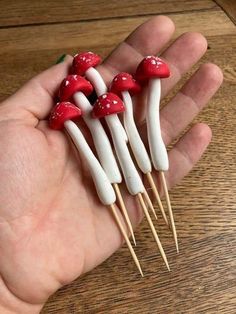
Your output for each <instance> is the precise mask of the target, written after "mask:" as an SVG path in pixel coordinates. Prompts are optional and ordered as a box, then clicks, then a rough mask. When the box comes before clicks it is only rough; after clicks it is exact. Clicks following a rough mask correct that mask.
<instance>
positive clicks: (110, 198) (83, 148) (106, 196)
mask: <svg viewBox="0 0 236 314" xmlns="http://www.w3.org/2000/svg"><path fill="white" fill-rule="evenodd" d="M80 116H81V110H80V109H79V108H78V107H76V106H75V105H74V104H72V103H71V102H60V103H58V104H56V106H55V107H54V108H53V109H52V111H51V115H50V118H49V126H50V128H52V129H54V130H61V129H63V128H65V129H66V131H67V133H68V134H69V136H70V137H71V139H72V141H73V143H74V144H75V146H76V148H77V149H78V151H79V153H80V155H81V156H82V157H83V158H84V159H85V160H86V163H87V165H88V167H89V170H90V173H91V176H92V178H93V182H94V184H95V187H96V191H97V194H98V197H99V199H100V201H101V202H102V203H103V204H104V205H108V206H109V207H110V209H111V210H112V213H113V215H114V218H115V220H116V222H117V225H118V227H119V229H120V231H121V233H122V235H123V237H124V239H125V241H126V244H127V246H128V248H129V250H130V253H131V255H132V257H133V259H134V262H135V264H136V266H137V268H138V269H139V271H140V274H141V275H142V276H143V272H142V269H141V266H140V264H139V261H138V259H137V256H136V254H135V252H134V250H133V248H132V245H131V243H130V241H129V238H128V236H127V234H126V232H125V230H124V227H123V225H122V223H121V221H120V218H119V216H118V215H117V212H116V206H115V201H116V195H115V192H114V190H113V187H112V185H111V183H110V181H109V179H108V177H107V175H106V174H105V172H104V170H103V168H102V167H101V165H100V163H99V161H98V160H97V158H96V157H95V156H94V154H93V152H92V150H91V148H90V147H89V145H88V144H87V142H86V140H85V138H84V136H83V134H82V132H81V131H80V129H79V128H78V126H77V125H76V124H75V123H74V122H73V121H72V120H76V119H78V118H79V117H80Z"/></svg>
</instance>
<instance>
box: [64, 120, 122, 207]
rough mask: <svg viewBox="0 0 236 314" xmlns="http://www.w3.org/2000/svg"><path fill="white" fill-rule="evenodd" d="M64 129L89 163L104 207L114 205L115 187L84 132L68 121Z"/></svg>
mask: <svg viewBox="0 0 236 314" xmlns="http://www.w3.org/2000/svg"><path fill="white" fill-rule="evenodd" d="M64 127H65V129H66V130H67V132H68V133H69V135H70V137H71V138H72V140H73V142H74V144H75V146H76V148H77V149H78V151H79V153H80V155H81V156H82V157H83V158H84V159H85V160H86V162H87V165H88V167H89V170H90V173H91V176H92V178H93V181H94V184H95V187H96V190H97V194H98V196H99V199H100V201H101V202H102V203H103V204H104V205H111V204H114V203H115V201H116V195H115V192H114V190H113V187H112V185H111V183H110V181H109V179H108V177H107V175H106V174H105V172H104V170H103V169H102V167H101V165H100V163H99V161H98V160H97V158H96V157H95V156H94V154H93V152H92V150H91V148H90V147H89V145H88V143H87V142H86V140H85V138H84V136H83V134H82V132H81V131H80V129H79V128H78V127H77V125H76V124H75V123H74V122H73V121H71V120H68V121H66V122H65V123H64Z"/></svg>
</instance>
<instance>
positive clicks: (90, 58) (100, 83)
mask: <svg viewBox="0 0 236 314" xmlns="http://www.w3.org/2000/svg"><path fill="white" fill-rule="evenodd" d="M100 63H101V57H100V56H99V55H97V54H95V53H93V52H91V51H89V52H82V53H79V54H76V55H75V56H74V59H73V64H72V71H73V73H74V74H78V75H81V76H85V77H86V78H87V79H88V80H89V81H90V82H91V83H92V85H93V86H94V89H95V91H96V94H97V96H100V95H102V94H105V93H106V92H107V86H106V84H105V82H104V80H103V78H102V76H101V75H100V73H99V72H98V70H96V69H95V67H96V66H97V65H99V64H100ZM117 127H118V128H120V132H122V134H123V136H124V139H125V140H126V141H128V138H127V135H126V132H125V130H124V128H123V126H122V124H121V123H120V122H119V123H118V126H117Z"/></svg>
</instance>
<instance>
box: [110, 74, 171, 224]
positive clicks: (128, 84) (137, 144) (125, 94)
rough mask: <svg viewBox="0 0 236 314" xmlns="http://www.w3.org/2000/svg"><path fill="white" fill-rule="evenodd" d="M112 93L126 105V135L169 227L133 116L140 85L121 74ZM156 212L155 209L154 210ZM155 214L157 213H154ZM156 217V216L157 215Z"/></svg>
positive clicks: (149, 162) (117, 77)
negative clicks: (132, 96) (133, 96)
mask: <svg viewBox="0 0 236 314" xmlns="http://www.w3.org/2000/svg"><path fill="white" fill-rule="evenodd" d="M110 90H111V92H113V93H115V94H117V95H118V96H121V98H122V100H123V102H124V104H125V109H126V110H125V112H124V126H125V130H126V133H127V135H128V139H129V143H130V146H131V149H132V151H133V154H134V156H135V159H136V161H137V164H138V166H139V168H140V169H141V171H142V172H143V173H144V174H146V176H147V179H148V181H149V182H150V185H151V187H152V189H153V192H154V195H155V197H156V200H157V202H158V205H159V207H160V210H161V213H162V216H163V218H164V220H165V222H166V224H167V225H168V220H167V217H166V214H165V211H164V208H163V206H162V203H161V199H160V196H159V193H158V190H157V188H156V186H155V183H154V180H153V178H152V174H151V171H152V165H151V161H150V158H149V156H148V153H147V150H146V148H145V146H144V144H143V141H142V139H141V137H140V135H139V133H138V130H137V127H136V124H135V121H134V116H133V103H132V98H131V95H134V94H137V93H139V92H140V91H141V87H140V85H139V84H138V83H137V81H136V80H135V79H134V78H133V77H132V75H130V74H129V73H124V72H122V73H119V74H117V75H116V76H115V77H114V79H113V81H112V83H111V86H110ZM153 211H154V208H153ZM154 213H155V211H154ZM155 215H156V214H155Z"/></svg>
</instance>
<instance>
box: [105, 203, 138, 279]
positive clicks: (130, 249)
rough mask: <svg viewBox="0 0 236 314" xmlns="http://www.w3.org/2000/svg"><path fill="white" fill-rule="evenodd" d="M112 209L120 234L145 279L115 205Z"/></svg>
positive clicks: (111, 206)
mask: <svg viewBox="0 0 236 314" xmlns="http://www.w3.org/2000/svg"><path fill="white" fill-rule="evenodd" d="M110 209H111V211H112V213H113V216H114V218H115V220H116V223H117V225H118V227H119V229H120V232H121V233H122V236H123V237H124V239H125V242H126V244H127V246H128V248H129V251H130V253H131V255H132V257H133V260H134V262H135V264H136V266H137V268H138V270H139V272H140V274H141V276H142V277H143V272H142V268H141V266H140V263H139V261H138V258H137V256H136V254H135V252H134V249H133V248H132V245H131V243H130V241H129V238H128V236H127V234H126V232H125V229H124V227H123V225H122V223H121V221H120V218H119V216H118V215H117V212H116V208H115V206H114V204H112V205H110Z"/></svg>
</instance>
